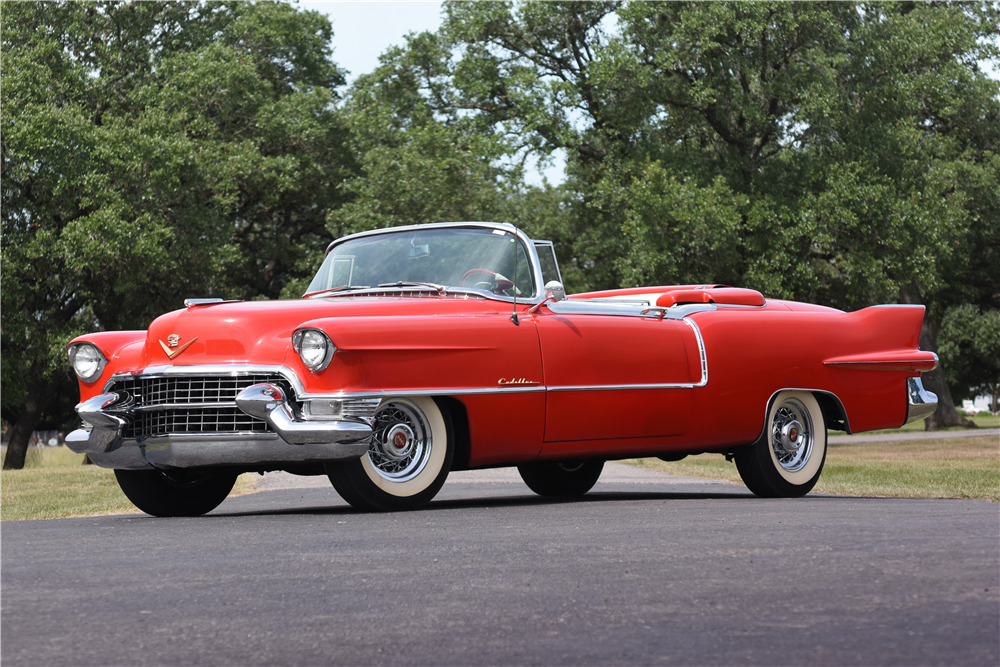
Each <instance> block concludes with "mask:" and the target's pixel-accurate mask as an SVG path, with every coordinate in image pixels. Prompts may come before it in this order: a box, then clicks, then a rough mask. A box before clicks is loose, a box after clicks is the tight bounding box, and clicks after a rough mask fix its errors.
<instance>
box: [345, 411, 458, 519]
mask: <svg viewBox="0 0 1000 667" xmlns="http://www.w3.org/2000/svg"><path fill="white" fill-rule="evenodd" d="M451 440H452V439H451V438H450V437H449V432H448V425H447V422H446V419H445V417H444V415H443V414H442V413H441V410H440V408H438V406H437V403H435V402H434V399H432V398H388V399H386V400H384V401H383V402H382V404H381V405H380V406H379V408H378V410H376V412H375V425H374V428H373V430H372V440H371V444H370V445H369V446H368V453H367V454H365V455H364V456H362V457H361V458H360V459H357V460H354V461H345V462H339V463H332V464H328V465H327V467H326V472H327V476H328V477H329V478H330V482H331V483H332V484H333V487H334V488H335V489H336V490H337V493H339V494H340V495H341V497H342V498H343V499H344V500H346V501H347V502H348V503H350V504H351V505H352V506H354V507H356V508H357V509H360V510H365V511H369V512H371V511H375V512H387V511H389V512H391V511H398V510H412V509H418V508H420V507H423V506H424V505H426V504H427V503H429V502H430V501H431V499H432V498H433V497H434V496H435V495H436V494H437V492H438V491H439V490H440V489H441V486H442V485H443V484H444V481H445V479H446V478H447V477H448V471H449V470H450V469H451V460H452V456H453V444H452V442H451Z"/></svg>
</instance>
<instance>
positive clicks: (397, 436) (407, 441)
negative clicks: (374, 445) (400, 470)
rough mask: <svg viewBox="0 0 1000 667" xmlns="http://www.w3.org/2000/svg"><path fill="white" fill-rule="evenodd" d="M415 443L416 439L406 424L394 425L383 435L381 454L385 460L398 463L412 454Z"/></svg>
mask: <svg viewBox="0 0 1000 667" xmlns="http://www.w3.org/2000/svg"><path fill="white" fill-rule="evenodd" d="M416 443H417V437H416V435H414V433H413V429H412V428H410V427H409V426H407V425H406V424H396V425H395V426H393V427H392V428H391V429H389V431H388V432H387V433H386V435H385V441H384V442H382V454H383V455H384V456H385V457H386V458H389V459H393V460H396V461H399V460H402V459H405V458H406V457H408V456H409V455H410V454H412V453H413V448H414V447H415V446H416Z"/></svg>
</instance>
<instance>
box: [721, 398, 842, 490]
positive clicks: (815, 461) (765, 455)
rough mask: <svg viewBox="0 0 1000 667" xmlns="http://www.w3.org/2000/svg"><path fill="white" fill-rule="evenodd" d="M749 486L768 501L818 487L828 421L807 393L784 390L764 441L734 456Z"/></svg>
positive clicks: (770, 412)
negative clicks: (768, 499)
mask: <svg viewBox="0 0 1000 667" xmlns="http://www.w3.org/2000/svg"><path fill="white" fill-rule="evenodd" d="M734 458H735V460H736V469H737V470H739V473H740V477H741V478H742V479H743V483H744V484H746V485H747V488H748V489H750V490H751V491H753V493H754V494H755V495H758V496H762V497H765V498H796V497H799V496H804V495H806V494H807V493H809V491H811V490H812V488H813V487H814V486H815V485H816V482H817V480H819V475H820V473H821V472H822V471H823V463H824V462H825V461H826V422H825V421H824V420H823V412H822V410H820V407H819V403H818V402H817V401H816V398H815V397H814V396H813V395H812V394H810V393H809V392H807V391H783V392H781V393H780V394H778V395H777V396H776V397H775V399H774V403H772V405H771V409H770V410H768V414H767V426H766V428H765V429H764V435H763V436H762V437H761V439H760V440H758V441H757V442H755V443H753V444H752V445H747V446H746V447H741V448H740V449H738V450H736V452H734Z"/></svg>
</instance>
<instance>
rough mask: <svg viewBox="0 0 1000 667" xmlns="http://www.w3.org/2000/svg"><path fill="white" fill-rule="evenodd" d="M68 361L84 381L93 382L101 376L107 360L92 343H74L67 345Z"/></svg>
mask: <svg viewBox="0 0 1000 667" xmlns="http://www.w3.org/2000/svg"><path fill="white" fill-rule="evenodd" d="M69 363H70V364H72V365H73V370H74V371H75V372H76V375H77V377H79V378H80V379H81V380H83V381H84V382H93V381H94V380H96V379H97V378H99V377H101V373H103V372H104V367H105V366H107V364H108V360H107V359H106V358H105V357H104V355H103V354H101V351H100V350H98V349H97V346H95V345H94V344H93V343H74V344H72V345H70V346H69Z"/></svg>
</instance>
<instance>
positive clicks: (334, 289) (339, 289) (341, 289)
mask: <svg viewBox="0 0 1000 667" xmlns="http://www.w3.org/2000/svg"><path fill="white" fill-rule="evenodd" d="M356 289H371V288H370V287H368V285H341V286H339V287H331V288H330V289H324V290H320V291H318V292H313V293H312V294H310V295H309V298H310V299H311V298H313V297H314V296H326V295H327V294H334V293H335V292H347V291H350V290H356Z"/></svg>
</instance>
